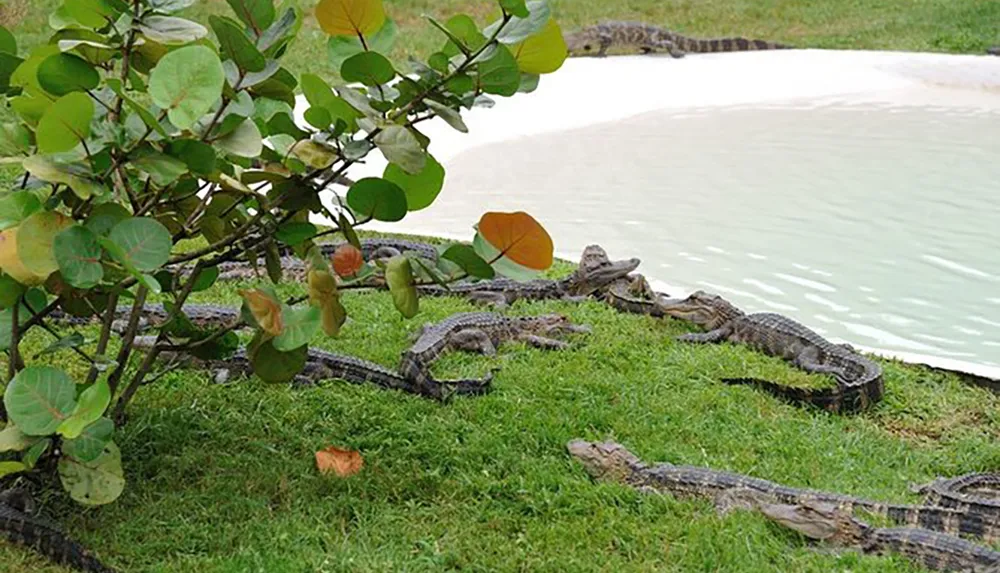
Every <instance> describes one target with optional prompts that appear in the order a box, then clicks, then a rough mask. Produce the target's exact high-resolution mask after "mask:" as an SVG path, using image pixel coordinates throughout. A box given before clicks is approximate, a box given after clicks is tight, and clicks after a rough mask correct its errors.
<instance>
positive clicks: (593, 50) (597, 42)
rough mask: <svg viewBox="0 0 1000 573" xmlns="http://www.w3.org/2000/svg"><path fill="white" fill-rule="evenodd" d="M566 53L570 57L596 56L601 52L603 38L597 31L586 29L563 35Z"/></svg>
mask: <svg viewBox="0 0 1000 573" xmlns="http://www.w3.org/2000/svg"><path fill="white" fill-rule="evenodd" d="M563 40H564V41H565V42H566V51H567V53H568V54H569V55H570V56H573V57H580V56H596V55H598V54H599V53H600V51H601V43H602V38H601V35H600V34H599V33H598V32H597V30H595V29H593V28H584V29H583V30H578V31H576V32H570V33H568V34H564V35H563Z"/></svg>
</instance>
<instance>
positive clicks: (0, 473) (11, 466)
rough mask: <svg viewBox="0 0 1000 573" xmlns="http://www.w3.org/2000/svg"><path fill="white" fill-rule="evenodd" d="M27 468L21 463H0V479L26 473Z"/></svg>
mask: <svg viewBox="0 0 1000 573" xmlns="http://www.w3.org/2000/svg"><path fill="white" fill-rule="evenodd" d="M28 469H29V468H28V466H26V465H24V464H23V463H21V462H0V478H2V477H4V476H9V475H12V474H16V473H21V472H26V471H28Z"/></svg>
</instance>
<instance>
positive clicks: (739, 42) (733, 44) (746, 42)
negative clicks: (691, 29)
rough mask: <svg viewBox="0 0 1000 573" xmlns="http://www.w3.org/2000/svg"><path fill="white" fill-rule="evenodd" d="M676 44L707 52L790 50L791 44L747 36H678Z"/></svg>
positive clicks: (694, 51) (697, 51)
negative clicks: (753, 38)
mask: <svg viewBox="0 0 1000 573" xmlns="http://www.w3.org/2000/svg"><path fill="white" fill-rule="evenodd" d="M677 45H678V46H679V47H680V48H681V49H682V50H684V51H685V52H692V53H709V52H751V51H756V50H790V49H792V46H788V45H785V44H778V43H776V42H768V41H765V40H752V39H748V38H739V37H734V38H704V39H702V38H686V37H679V38H678V41H677Z"/></svg>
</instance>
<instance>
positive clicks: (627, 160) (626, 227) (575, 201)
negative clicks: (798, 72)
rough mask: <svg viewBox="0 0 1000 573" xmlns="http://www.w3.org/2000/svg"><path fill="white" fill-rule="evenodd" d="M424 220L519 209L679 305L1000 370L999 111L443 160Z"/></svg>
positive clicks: (849, 120) (608, 128) (940, 112)
mask: <svg viewBox="0 0 1000 573" xmlns="http://www.w3.org/2000/svg"><path fill="white" fill-rule="evenodd" d="M446 193H447V195H446V196H443V197H442V200H441V201H439V202H438V203H437V204H436V205H435V206H434V207H432V208H431V209H429V210H428V212H427V215H428V217H429V219H428V220H430V218H433V220H434V221H435V222H436V223H435V224H436V225H438V227H439V228H441V227H443V228H453V227H456V226H460V227H464V226H467V225H468V223H469V222H470V221H475V220H476V219H477V218H478V215H479V214H480V213H481V212H482V210H484V209H490V210H525V211H528V212H530V213H532V214H533V215H535V216H536V217H537V218H538V219H539V220H541V221H542V222H543V224H544V225H545V226H546V227H547V228H548V230H549V231H550V233H551V234H552V235H553V237H554V238H555V240H556V243H557V250H559V251H560V252H562V253H564V254H567V255H568V254H577V253H579V252H580V250H581V249H582V248H583V246H585V245H586V244H589V243H593V242H598V243H600V244H602V245H604V246H605V247H606V248H607V249H608V250H609V252H610V253H611V255H612V256H621V257H625V256H638V257H640V258H641V259H642V261H643V264H642V266H641V267H640V269H639V271H640V272H642V273H644V274H646V275H647V276H649V277H651V278H653V279H657V280H658V281H660V282H661V284H662V285H670V286H672V287H674V288H678V289H680V290H682V291H690V290H693V289H697V288H701V289H705V290H709V291H714V292H718V293H720V294H723V295H724V296H726V297H727V298H729V299H730V300H732V301H733V302H734V303H736V304H738V305H739V306H741V307H743V308H744V309H746V310H748V311H758V310H769V311H777V312H780V313H783V314H787V315H789V316H791V317H793V318H796V319H798V320H800V321H801V322H803V323H805V324H807V325H809V326H811V327H813V328H815V329H816V330H817V331H819V332H821V333H822V334H824V335H826V336H828V337H830V338H833V339H839V340H847V341H850V342H852V343H854V344H857V345H859V346H862V347H867V348H875V349H882V350H887V351H890V352H894V353H897V354H900V353H902V354H917V355H924V356H931V357H935V358H939V359H946V360H949V361H952V360H954V361H960V362H964V363H971V364H975V365H980V366H987V367H997V366H998V365H1000V111H997V110H994V111H990V110H986V109H973V108H957V109H956V108H952V107H948V108H944V107H941V108H931V107H882V106H877V105H868V104H866V105H856V104H850V105H848V104H831V105H827V106H820V107H817V106H809V107H806V106H794V105H774V106H767V107H760V106H754V107H737V108H712V109H706V110H704V111H698V110H695V111H687V112H685V113H683V114H677V113H674V112H666V111H664V112H655V113H650V114H644V115H641V116H636V117H633V118H631V119H628V120H625V121H621V122H616V123H613V124H602V125H595V126H590V127H587V128H583V129H578V130H573V131H564V132H557V133H549V134H545V135H540V136H535V137H531V138H528V139H523V140H517V141H507V142H503V143H497V144H491V145H486V146H483V147H478V148H475V149H472V150H470V151H468V152H465V153H463V154H461V155H458V156H456V157H455V158H453V159H452V160H451V161H450V162H449V165H448V187H447V189H446Z"/></svg>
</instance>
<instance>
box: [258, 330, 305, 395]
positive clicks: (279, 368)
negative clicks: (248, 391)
mask: <svg viewBox="0 0 1000 573" xmlns="http://www.w3.org/2000/svg"><path fill="white" fill-rule="evenodd" d="M272 341H273V339H268V340H264V339H263V331H258V332H257V334H256V335H254V338H253V340H251V341H250V344H248V345H247V349H248V353H249V356H250V364H251V366H252V367H253V371H254V374H256V375H257V376H258V377H260V379H261V380H263V381H265V382H275V383H280V382H288V381H290V380H291V379H292V378H295V375H296V374H298V373H299V372H301V371H302V368H303V367H305V365H306V358H307V357H308V355H309V347H308V346H305V345H303V346H299V347H298V348H296V349H295V350H292V351H290V352H281V351H280V350H278V349H276V348H275V347H274V345H273V344H272Z"/></svg>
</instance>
